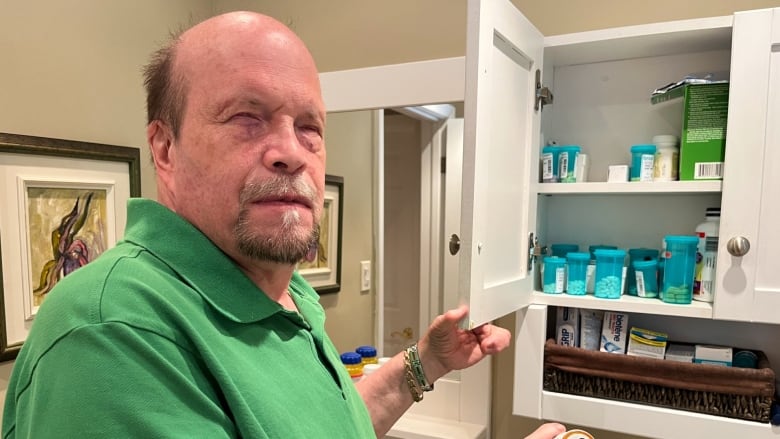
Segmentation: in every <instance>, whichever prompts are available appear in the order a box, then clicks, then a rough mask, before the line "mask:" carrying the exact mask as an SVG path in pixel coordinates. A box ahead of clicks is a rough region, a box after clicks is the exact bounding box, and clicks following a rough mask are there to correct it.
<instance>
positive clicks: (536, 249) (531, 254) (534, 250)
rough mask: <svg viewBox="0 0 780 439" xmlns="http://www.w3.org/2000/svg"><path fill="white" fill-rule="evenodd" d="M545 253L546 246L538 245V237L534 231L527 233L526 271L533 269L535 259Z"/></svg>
mask: <svg viewBox="0 0 780 439" xmlns="http://www.w3.org/2000/svg"><path fill="white" fill-rule="evenodd" d="M546 254H547V246H546V245H545V246H543V245H539V239H538V238H537V237H536V236H534V232H531V233H529V234H528V272H529V273H530V272H531V271H533V269H534V264H535V263H536V262H537V260H538V259H539V258H540V257H541V256H544V255H546Z"/></svg>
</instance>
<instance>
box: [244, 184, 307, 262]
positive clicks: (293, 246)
mask: <svg viewBox="0 0 780 439" xmlns="http://www.w3.org/2000/svg"><path fill="white" fill-rule="evenodd" d="M293 195H294V196H296V197H302V198H305V199H306V200H308V201H309V204H310V205H311V206H313V212H312V213H313V221H312V224H313V226H312V227H306V226H304V225H303V224H302V221H301V217H300V213H299V212H298V211H297V210H289V211H287V212H285V213H284V214H283V215H282V217H281V218H280V221H281V226H279V227H275V228H273V229H267V230H259V231H258V230H255V228H254V227H253V224H252V222H251V220H250V219H249V217H250V215H249V211H250V205H251V203H252V202H253V201H255V200H262V199H267V198H279V197H284V196H293ZM316 200H317V191H316V190H315V189H314V188H313V187H311V186H309V185H308V184H307V183H306V182H305V181H304V180H303V178H302V177H300V176H298V177H287V176H277V177H274V178H272V179H270V180H266V181H263V182H261V183H249V184H247V185H246V186H244V188H243V189H242V190H241V194H240V195H239V202H240V205H239V213H238V221H237V222H236V226H235V228H234V230H233V233H234V236H235V237H236V241H237V242H238V250H239V251H240V252H241V254H243V255H244V256H247V257H249V258H252V259H255V260H259V261H270V262H277V263H280V264H297V263H298V262H299V261H301V260H302V259H304V258H305V257H306V255H307V254H308V253H309V250H310V249H311V248H312V247H315V248H316V246H317V243H318V242H319V235H320V233H319V225H318V224H317V223H318V222H319V216H320V212H321V210H322V209H321V208H320V207H319V203H317V201H316Z"/></svg>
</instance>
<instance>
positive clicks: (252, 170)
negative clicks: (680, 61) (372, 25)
mask: <svg viewBox="0 0 780 439" xmlns="http://www.w3.org/2000/svg"><path fill="white" fill-rule="evenodd" d="M247 37H248V36H247V35H245V34H243V35H242V34H241V33H237V34H236V35H234V36H230V37H227V38H225V39H222V40H219V41H204V42H203V43H202V45H200V46H199V47H198V48H197V49H196V50H195V51H193V52H192V53H190V52H188V51H186V50H182V53H180V54H179V55H178V56H180V57H181V58H180V61H181V62H179V65H180V66H184V67H183V68H182V71H181V72H182V74H183V75H185V77H186V78H187V105H186V109H185V112H184V114H183V118H182V125H181V130H180V135H179V137H178V139H177V141H176V144H175V145H174V146H173V147H172V149H171V151H172V152H171V154H174V155H175V157H174V161H175V176H174V180H173V181H174V182H175V183H174V189H173V197H174V198H175V200H174V203H175V209H176V211H177V212H178V213H179V214H181V215H182V216H184V217H185V218H187V219H188V220H189V221H190V222H192V223H193V224H195V225H196V226H197V227H198V228H199V229H200V230H201V231H203V232H204V233H205V234H206V235H207V236H209V238H211V239H212V240H213V241H214V242H215V243H216V244H217V245H218V246H219V247H220V248H222V249H223V250H224V251H226V252H227V253H228V254H229V255H230V256H231V257H233V258H234V259H236V260H237V261H238V262H239V264H242V265H243V264H245V263H251V261H257V260H261V261H271V262H279V263H288V264H292V263H295V262H297V261H298V260H300V259H302V258H303V256H304V255H305V254H306V251H307V249H308V248H309V246H310V245H311V244H312V242H316V233H315V230H316V225H317V224H318V222H319V218H320V214H321V210H322V204H323V191H324V189H323V187H324V175H325V145H324V140H323V130H324V127H325V110H324V104H323V102H322V98H321V94H320V87H319V79H318V75H317V72H316V69H315V68H314V64H313V62H312V61H311V60H310V57H309V55H308V53H307V52H306V51H305V49H303V47H302V46H300V45H299V44H294V43H296V42H293V43H291V42H290V40H289V39H287V38H286V35H285V34H284V33H272V34H268V33H264V34H257V35H255V38H254V39H250V38H247ZM299 46H300V47H299ZM204 49H205V50H204ZM188 57H189V58H188ZM193 59H197V60H196V61H195V62H193Z"/></svg>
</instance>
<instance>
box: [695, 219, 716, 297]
mask: <svg viewBox="0 0 780 439" xmlns="http://www.w3.org/2000/svg"><path fill="white" fill-rule="evenodd" d="M718 230H720V207H708V208H707V211H706V214H705V216H704V222H702V223H701V224H699V225H698V226H696V236H698V237H699V244H698V245H697V246H696V271H695V272H694V276H693V300H699V301H702V302H712V300H713V298H714V297H715V264H716V262H717V259H718Z"/></svg>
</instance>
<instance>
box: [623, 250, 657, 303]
mask: <svg viewBox="0 0 780 439" xmlns="http://www.w3.org/2000/svg"><path fill="white" fill-rule="evenodd" d="M631 271H632V272H633V277H634V278H635V280H634V287H635V288H636V294H635V295H637V296H639V297H647V298H654V297H658V259H650V260H640V261H634V262H633V263H632V266H631ZM630 277H632V276H631V275H629V278H630Z"/></svg>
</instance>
